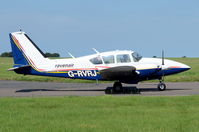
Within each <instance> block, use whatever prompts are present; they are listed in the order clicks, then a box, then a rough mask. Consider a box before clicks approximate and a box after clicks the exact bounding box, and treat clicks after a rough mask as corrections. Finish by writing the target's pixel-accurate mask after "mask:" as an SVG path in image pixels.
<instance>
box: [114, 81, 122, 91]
mask: <svg viewBox="0 0 199 132" xmlns="http://www.w3.org/2000/svg"><path fill="white" fill-rule="evenodd" d="M122 91H123V87H122V84H121V82H115V83H114V84H113V92H122Z"/></svg>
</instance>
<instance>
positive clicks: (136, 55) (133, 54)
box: [132, 52, 142, 62]
mask: <svg viewBox="0 0 199 132" xmlns="http://www.w3.org/2000/svg"><path fill="white" fill-rule="evenodd" d="M132 57H133V60H134V61H135V62H138V61H139V60H141V59H142V56H141V55H139V54H138V53H137V52H134V53H132Z"/></svg>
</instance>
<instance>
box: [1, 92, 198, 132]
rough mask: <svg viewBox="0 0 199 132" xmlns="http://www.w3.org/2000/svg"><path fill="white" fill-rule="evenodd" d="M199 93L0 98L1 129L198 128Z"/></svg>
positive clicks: (154, 131)
mask: <svg viewBox="0 0 199 132" xmlns="http://www.w3.org/2000/svg"><path fill="white" fill-rule="evenodd" d="M198 100H199V96H184V97H183V96H180V97H143V96H126V97H125V96H98V97H75V96H69V97H49V98H48V97H45V98H1V99H0V104H1V107H0V124H1V125H0V131H2V132H12V131H13V132H18V131H20V132H27V131H29V132H39V131H40V132H49V131H56V132H62V131H67V132H68V131H71V132H76V131H77V132H79V131H81V132H105V131H107V132H132V131H135V132H145V131H147V132H161V131H164V132H165V131H168V132H187V131H191V132H198V130H199V113H198V111H199V105H198Z"/></svg>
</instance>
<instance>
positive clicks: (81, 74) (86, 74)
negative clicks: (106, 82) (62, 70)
mask: <svg viewBox="0 0 199 132" xmlns="http://www.w3.org/2000/svg"><path fill="white" fill-rule="evenodd" d="M68 76H69V77H96V76H97V72H96V71H95V70H92V71H91V70H78V71H68Z"/></svg>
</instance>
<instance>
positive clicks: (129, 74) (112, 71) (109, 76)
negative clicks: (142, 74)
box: [100, 66, 137, 80]
mask: <svg viewBox="0 0 199 132" xmlns="http://www.w3.org/2000/svg"><path fill="white" fill-rule="evenodd" d="M100 75H101V77H102V79H103V80H130V79H131V78H134V77H136V76H137V73H136V68H135V67H133V66H118V67H112V68H108V69H104V70H101V71H100Z"/></svg>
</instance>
